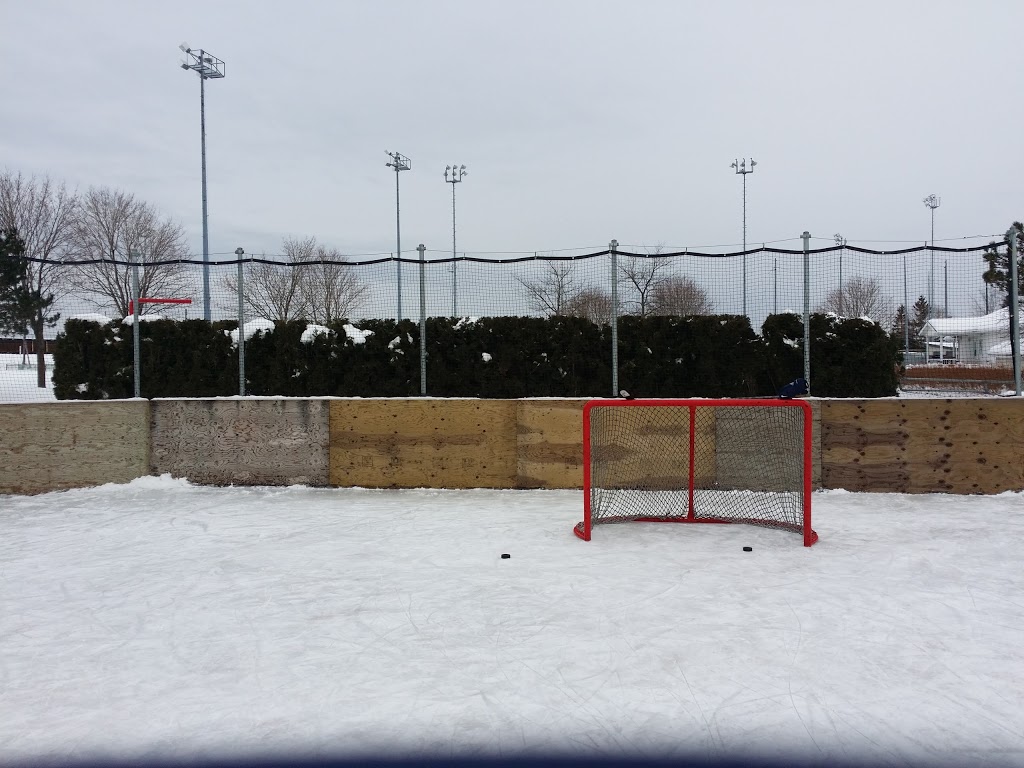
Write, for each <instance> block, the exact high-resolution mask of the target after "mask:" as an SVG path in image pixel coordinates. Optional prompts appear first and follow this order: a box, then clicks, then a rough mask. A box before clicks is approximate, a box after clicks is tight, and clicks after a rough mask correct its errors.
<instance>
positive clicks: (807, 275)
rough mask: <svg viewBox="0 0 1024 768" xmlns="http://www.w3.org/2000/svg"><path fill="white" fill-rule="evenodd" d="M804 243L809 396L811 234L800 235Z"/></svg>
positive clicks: (805, 352)
mask: <svg viewBox="0 0 1024 768" xmlns="http://www.w3.org/2000/svg"><path fill="white" fill-rule="evenodd" d="M800 237H802V238H803V241H804V381H806V382H807V394H808V395H810V394H811V253H810V250H811V233H810V232H808V231H807V230H806V229H805V230H804V233H803V234H802V235H800Z"/></svg>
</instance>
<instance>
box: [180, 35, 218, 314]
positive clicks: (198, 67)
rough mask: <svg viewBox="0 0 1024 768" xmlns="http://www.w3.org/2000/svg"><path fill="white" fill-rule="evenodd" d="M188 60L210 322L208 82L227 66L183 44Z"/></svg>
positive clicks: (206, 306) (205, 310) (205, 295)
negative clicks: (194, 78)
mask: <svg viewBox="0 0 1024 768" xmlns="http://www.w3.org/2000/svg"><path fill="white" fill-rule="evenodd" d="M178 48H180V49H181V52H182V53H184V54H185V56H186V58H185V59H184V60H183V61H182V62H181V68H182V69H190V70H192V71H193V72H195V73H196V74H197V75H199V140H200V146H201V152H202V176H203V182H202V183H203V319H205V320H207V321H209V320H210V232H209V221H208V212H207V205H206V81H207V80H217V79H220V78H222V77H224V74H225V66H224V62H223V61H222V60H221V59H218V58H217V57H216V56H214V55H212V54H211V53H210V52H209V51H204V50H203V49H202V48H200V49H199V50H198V51H197V50H195V49H193V48H190V47H189V46H188V44H186V43H182V44H181V45H179V46H178Z"/></svg>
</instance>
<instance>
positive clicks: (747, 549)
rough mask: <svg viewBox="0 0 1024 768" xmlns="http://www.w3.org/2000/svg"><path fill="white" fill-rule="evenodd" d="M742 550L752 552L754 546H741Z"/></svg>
mask: <svg viewBox="0 0 1024 768" xmlns="http://www.w3.org/2000/svg"><path fill="white" fill-rule="evenodd" d="M743 551H744V552H753V551H754V548H753V547H744V548H743Z"/></svg>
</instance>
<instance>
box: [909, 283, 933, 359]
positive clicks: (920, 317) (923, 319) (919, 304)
mask: <svg viewBox="0 0 1024 768" xmlns="http://www.w3.org/2000/svg"><path fill="white" fill-rule="evenodd" d="M911 309H913V310H914V316H913V317H912V318H911V319H910V348H911V349H924V341H923V340H922V339H921V337H920V336H919V335H918V334H920V333H921V329H922V328H924V324H925V323H927V322H928V318H929V317H930V316H931V313H932V305H931V304H929V303H928V299H926V298H925V297H924V296H918V297H917V301H915V302H914V306H913V307H911Z"/></svg>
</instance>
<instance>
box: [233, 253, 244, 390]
mask: <svg viewBox="0 0 1024 768" xmlns="http://www.w3.org/2000/svg"><path fill="white" fill-rule="evenodd" d="M244 255H245V251H244V250H243V249H242V248H240V247H239V248H235V256H237V257H238V394H239V396H240V397H245V290H244V287H245V277H244V275H243V270H242V257H243V256H244Z"/></svg>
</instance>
